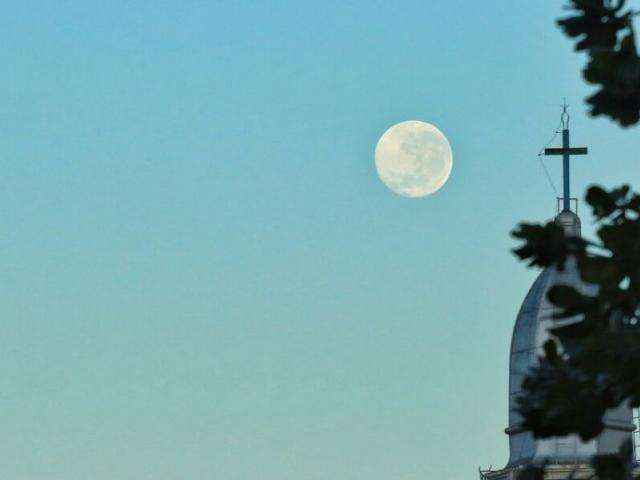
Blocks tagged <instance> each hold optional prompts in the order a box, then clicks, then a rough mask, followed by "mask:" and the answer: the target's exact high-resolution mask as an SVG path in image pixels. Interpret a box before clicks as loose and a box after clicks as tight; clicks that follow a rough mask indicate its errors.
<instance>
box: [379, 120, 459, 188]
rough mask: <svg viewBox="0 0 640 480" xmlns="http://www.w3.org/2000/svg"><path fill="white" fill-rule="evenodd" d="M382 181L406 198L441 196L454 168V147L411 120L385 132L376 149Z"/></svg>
mask: <svg viewBox="0 0 640 480" xmlns="http://www.w3.org/2000/svg"><path fill="white" fill-rule="evenodd" d="M375 159H376V170H377V171H378V176H379V177H380V180H382V182H383V183H384V184H385V185H386V186H387V187H389V188H390V189H391V190H392V191H393V192H395V193H397V194H398V195H401V196H403V197H409V198H418V197H425V196H427V195H431V194H432V193H435V192H437V191H438V190H439V189H440V188H442V186H443V185H444V184H445V183H446V182H447V179H448V178H449V175H450V174H451V168H452V166H453V153H452V152H451V145H449V141H448V140H447V137H445V136H444V134H443V133H442V132H441V131H440V130H438V129H437V128H436V127H435V126H433V125H431V124H430V123H426V122H420V121H417V120H410V121H407V122H401V123H398V124H396V125H394V126H393V127H391V128H390V129H389V130H387V131H386V132H384V134H383V135H382V137H380V140H378V144H377V145H376V153H375Z"/></svg>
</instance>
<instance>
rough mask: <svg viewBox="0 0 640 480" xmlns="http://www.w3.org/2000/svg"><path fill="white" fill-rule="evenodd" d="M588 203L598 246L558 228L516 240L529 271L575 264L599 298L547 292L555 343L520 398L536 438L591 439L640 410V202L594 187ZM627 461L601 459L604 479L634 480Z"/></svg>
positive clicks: (534, 229) (597, 463)
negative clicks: (614, 417) (611, 413)
mask: <svg viewBox="0 0 640 480" xmlns="http://www.w3.org/2000/svg"><path fill="white" fill-rule="evenodd" d="M586 200H587V203H588V204H589V205H590V206H591V209H592V212H593V215H594V217H595V219H596V223H597V240H596V241H593V242H588V241H585V240H582V239H579V238H575V237H565V236H564V234H563V232H562V230H561V229H560V227H557V226H556V225H555V224H553V223H549V224H547V225H544V226H542V225H529V224H522V225H520V226H519V228H518V229H517V230H516V231H515V232H514V233H513V235H514V236H515V237H516V238H517V239H518V240H520V241H521V242H522V245H521V246H520V247H518V248H517V249H515V250H514V252H515V253H516V255H517V256H518V257H520V258H521V259H522V260H524V261H526V262H528V263H529V265H534V266H538V267H548V266H555V267H556V268H560V269H562V268H564V265H565V263H566V262H567V260H568V259H569V258H571V259H572V261H575V262H576V265H577V267H578V270H579V272H580V276H581V278H582V280H583V281H585V282H587V283H591V284H595V285H596V286H597V287H598V288H597V294H596V295H595V296H587V295H584V294H582V293H580V292H579V291H578V290H576V289H574V288H573V287H569V286H555V287H553V288H552V289H551V290H550V291H549V301H550V302H551V303H553V304H554V305H555V306H556V307H557V313H556V314H554V317H553V318H554V319H555V321H556V323H555V325H554V326H553V327H552V328H551V329H550V332H551V333H552V338H553V339H552V340H549V341H548V342H547V343H546V344H545V355H544V356H543V358H541V359H540V363H539V365H538V366H537V367H535V368H534V369H532V370H531V371H530V373H529V375H528V376H527V378H526V379H525V381H524V383H523V394H522V395H521V397H520V398H519V409H520V412H521V413H522V415H523V417H524V426H525V427H526V428H527V429H530V430H531V431H533V433H534V435H536V436H538V437H551V436H560V435H567V434H571V433H577V434H579V435H580V436H581V437H582V438H583V439H584V440H588V439H591V438H594V437H595V436H596V435H598V434H599V433H600V432H601V431H602V429H603V428H604V426H603V423H602V417H603V415H604V413H605V411H606V410H607V409H609V408H613V407H616V406H618V405H620V404H621V403H622V402H629V403H630V405H631V406H632V407H638V406H640V375H639V373H640V196H639V195H638V194H636V193H633V192H631V190H630V188H629V187H628V186H626V185H625V186H622V187H620V188H616V189H613V190H609V191H607V190H604V189H602V188H600V187H591V188H590V189H589V190H588V192H587V196H586ZM624 455H627V454H626V453H625V452H621V455H618V456H599V457H596V458H595V459H594V468H596V470H597V471H598V478H601V479H624V478H631V477H630V476H629V475H631V474H630V472H627V466H626V465H627V463H628V462H627V463H625V461H622V460H621V458H623V457H624ZM624 458H626V457H624Z"/></svg>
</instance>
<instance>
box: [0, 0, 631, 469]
mask: <svg viewBox="0 0 640 480" xmlns="http://www.w3.org/2000/svg"><path fill="white" fill-rule="evenodd" d="M562 3H563V2H561V1H544V2H542V1H537V2H513V0H509V1H507V0H504V1H497V0H496V1H484V2H469V1H468V0H465V1H463V0H429V1H424V0H422V1H406V2H401V3H399V4H398V3H397V2H378V1H373V2H372V1H368V2H361V1H358V2H345V1H324V2H300V3H297V4H293V3H292V2H283V1H270V2H239V1H238V2H236V1H234V2H231V1H229V2H205V1H189V0H182V1H175V0H174V1H154V2H149V1H131V2H123V1H112V2H96V1H88V0H87V1H82V2H80V1H61V0H56V1H46V0H41V1H33V0H22V1H20V2H11V4H7V5H5V6H4V7H3V15H2V18H1V19H0V40H1V41H0V45H1V46H0V60H1V61H2V64H3V65H4V71H3V75H2V76H0V111H1V114H0V130H1V132H2V133H1V135H0V142H1V143H0V152H1V161H2V169H1V174H0V182H1V187H2V188H0V201H1V204H2V205H3V209H2V214H1V215H0V231H1V232H2V233H1V235H0V251H1V252H2V257H3V262H2V265H3V267H2V268H1V269H0V287H1V298H2V301H1V302H0V308H1V312H0V313H1V317H0V318H1V320H0V355H1V358H0V360H1V361H0V425H1V426H2V427H1V428H2V440H1V441H0V442H1V443H0V445H1V446H0V471H2V477H3V478H6V479H9V480H86V479H88V478H90V479H93V480H113V479H117V480H145V479H148V480H184V479H216V480H218V479H219V480H290V479H291V480H362V479H367V480H389V479H393V480H418V479H420V480H423V479H429V478H446V479H454V480H457V479H460V480H462V479H468V478H477V468H478V467H479V466H482V467H488V466H489V465H493V466H494V467H502V466H503V465H504V464H505V462H506V460H507V438H506V435H504V433H503V429H504V427H505V426H506V424H507V368H508V364H507V362H508V348H509V341H510V335H511V330H512V327H513V322H514V319H515V316H516V313H517V310H518V307H519V304H520V302H521V300H522V298H523V297H524V295H525V293H526V291H527V289H528V286H529V285H530V283H531V281H532V279H533V276H534V274H535V272H533V271H529V270H527V269H526V268H525V267H524V266H523V265H521V264H519V263H517V262H516V260H515V259H514V258H513V257H512V256H511V255H510V254H509V249H510V248H511V247H513V246H514V242H513V241H512V240H511V239H510V238H509V235H508V232H509V231H510V230H511V228H512V227H513V226H514V225H515V224H516V223H517V222H518V221H519V220H522V219H527V220H546V219H548V218H549V217H551V216H552V215H553V214H554V213H555V195H554V193H553V191H552V190H551V188H550V186H549V185H548V183H547V181H546V179H545V177H544V175H543V172H542V170H541V168H540V165H539V164H538V163H537V159H536V153H537V152H538V150H539V149H540V148H541V147H542V146H543V145H544V144H545V143H546V142H547V140H549V138H550V136H551V135H552V134H553V131H554V129H555V127H556V125H557V123H558V119H559V113H560V108H559V105H560V104H561V102H562V98H563V97H564V96H566V97H567V100H568V102H569V103H570V105H571V106H572V108H571V113H572V127H573V130H572V136H573V138H574V139H575V143H576V145H577V144H580V146H582V145H583V144H584V145H588V146H589V149H590V155H589V156H587V157H580V158H579V159H578V160H576V163H575V164H574V165H575V167H574V171H575V177H574V178H575V182H574V184H575V185H576V186H577V190H578V191H582V190H583V189H584V187H585V186H586V185H588V184H589V183H590V182H593V181H598V182H600V183H602V184H604V185H609V186H611V185H616V184H618V183H620V182H623V181H627V182H629V181H630V182H634V183H636V184H637V183H638V180H639V179H638V169H637V152H638V151H639V149H640V141H639V140H638V135H637V131H634V130H621V129H619V128H618V127H617V126H615V125H613V124H612V123H610V122H609V121H607V120H602V119H599V120H594V119H589V118H588V117H587V116H586V115H585V108H584V105H583V103H582V99H583V98H584V96H585V95H586V94H587V93H588V92H589V91H590V89H589V88H588V87H587V86H585V85H584V83H583V82H582V80H581V79H580V76H579V70H580V67H581V65H582V61H583V59H582V57H581V56H580V55H577V54H575V53H573V52H572V46H571V44H570V42H569V41H567V40H566V39H565V38H564V37H563V36H562V35H561V34H560V33H559V32H558V30H557V29H556V27H555V26H554V24H553V21H554V19H555V18H557V17H558V16H559V15H561V14H562V9H561V4H562ZM410 119H418V120H425V121H428V122H431V123H433V124H435V125H436V126H438V128H440V129H441V130H442V131H443V132H444V133H445V134H446V135H447V137H448V139H449V141H450V143H451V145H452V148H453V152H454V167H453V172H452V174H451V177H450V179H449V182H448V183H447V184H446V185H445V187H444V188H443V189H442V190H440V191H439V192H438V193H437V194H436V195H434V196H431V197H428V198H426V199H421V200H410V199H406V198H401V197H399V196H396V195H394V194H392V193H391V192H390V191H389V190H388V189H386V188H385V187H384V185H383V184H382V183H381V182H380V181H379V180H378V178H377V176H376V172H375V168H374V160H373V151H374V148H375V144H376V141H377V139H378V137H379V136H380V135H381V134H382V133H383V132H384V131H385V130H386V129H387V128H388V127H390V126H391V125H393V124H394V123H397V122H400V121H403V120H410ZM548 163H549V168H550V170H551V173H552V175H553V176H554V179H555V180H556V183H557V184H560V177H559V172H560V170H559V168H558V167H559V161H558V159H557V158H555V159H550V160H549V161H548ZM581 213H582V218H583V221H584V223H585V224H586V225H587V230H588V229H589V228H588V225H589V224H590V219H589V217H588V215H587V214H586V209H584V208H583V209H582V210H581Z"/></svg>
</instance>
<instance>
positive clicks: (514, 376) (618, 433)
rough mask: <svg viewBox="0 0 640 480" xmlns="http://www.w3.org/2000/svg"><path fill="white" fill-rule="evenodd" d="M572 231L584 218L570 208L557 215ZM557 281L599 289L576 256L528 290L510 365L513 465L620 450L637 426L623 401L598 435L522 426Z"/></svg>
mask: <svg viewBox="0 0 640 480" xmlns="http://www.w3.org/2000/svg"><path fill="white" fill-rule="evenodd" d="M556 222H557V223H558V224H559V225H561V226H562V227H563V228H564V229H565V232H566V233H567V234H568V235H580V219H579V218H578V216H577V215H576V214H575V213H573V212H571V211H567V210H565V211H563V212H561V213H560V214H559V215H558V216H557V217H556ZM554 285H570V286H572V287H574V288H576V289H577V290H578V291H580V292H582V293H583V294H585V295H595V293H596V292H597V287H596V286H595V285H592V284H587V283H585V282H583V281H582V280H581V278H580V275H579V272H578V269H577V267H576V262H575V261H572V259H568V260H567V262H566V265H565V269H564V270H562V271H560V270H558V269H557V268H555V267H549V268H547V269H545V270H543V271H542V272H541V273H540V275H539V276H538V278H537V279H536V280H535V282H534V283H533V286H532V287H531V289H530V290H529V293H528V294H527V296H526V298H525V300H524V302H523V303H522V307H521V308H520V312H519V313H518V317H517V319H516V324H515V326H514V329H513V337H512V339H511V353H510V365H509V428H507V429H506V433H507V434H508V435H509V451H510V455H509V464H508V465H507V467H513V466H518V465H525V464H539V463H543V462H548V463H554V464H568V463H584V462H588V460H589V458H590V457H591V456H592V455H594V454H600V453H614V452H617V451H618V449H619V447H620V445H621V444H622V443H623V442H624V441H625V440H627V439H630V438H631V432H632V431H633V430H634V424H633V416H632V412H631V409H630V408H628V407H627V406H625V405H623V406H621V407H619V408H617V409H615V410H611V411H609V412H607V414H606V415H605V426H606V428H605V430H604V431H603V432H602V433H601V434H600V436H598V437H597V438H595V439H593V440H591V441H589V442H583V441H581V440H580V438H579V437H578V436H577V435H570V436H566V437H557V438H548V439H536V438H534V437H533V435H532V433H531V432H529V431H526V430H525V429H524V428H523V427H522V418H521V416H520V415H519V414H518V412H517V409H516V408H517V404H516V399H517V397H518V396H519V395H520V391H521V385H522V381H523V379H524V377H525V376H526V374H527V371H528V370H529V369H530V368H531V367H532V366H534V365H536V364H537V363H538V358H539V357H540V356H541V355H543V354H544V350H543V345H544V343H545V342H546V341H547V340H548V339H549V334H548V332H547V329H548V328H549V326H551V324H552V323H553V320H552V319H551V315H552V314H553V312H554V310H555V307H554V306H553V305H552V304H551V303H550V302H549V300H547V293H548V291H549V289H550V288H551V287H552V286H554Z"/></svg>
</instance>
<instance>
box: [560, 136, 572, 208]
mask: <svg viewBox="0 0 640 480" xmlns="http://www.w3.org/2000/svg"><path fill="white" fill-rule="evenodd" d="M562 148H563V150H564V153H563V155H562V181H563V187H564V188H563V195H564V198H563V200H564V202H563V206H562V207H563V209H564V210H570V209H571V206H570V201H571V191H570V186H569V175H570V172H569V129H568V128H565V129H564V130H562Z"/></svg>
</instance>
